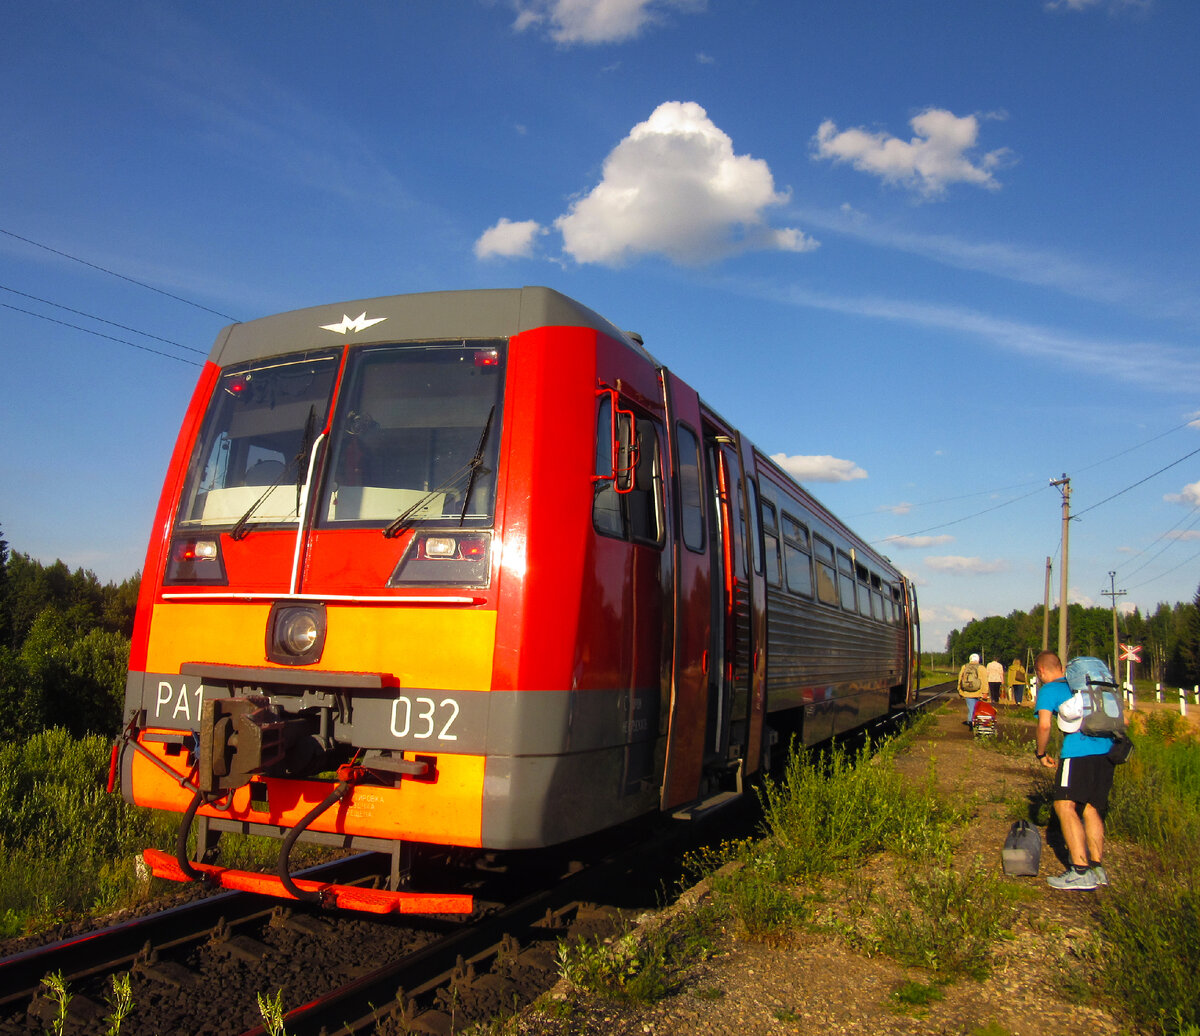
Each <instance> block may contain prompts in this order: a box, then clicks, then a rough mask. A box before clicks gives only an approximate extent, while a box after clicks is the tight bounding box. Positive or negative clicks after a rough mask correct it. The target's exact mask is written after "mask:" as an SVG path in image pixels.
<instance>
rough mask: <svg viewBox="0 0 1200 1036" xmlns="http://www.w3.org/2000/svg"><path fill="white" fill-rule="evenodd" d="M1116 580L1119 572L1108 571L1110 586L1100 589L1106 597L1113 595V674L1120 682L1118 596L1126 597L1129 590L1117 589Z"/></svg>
mask: <svg viewBox="0 0 1200 1036" xmlns="http://www.w3.org/2000/svg"><path fill="white" fill-rule="evenodd" d="M1116 580H1117V573H1116V572H1109V573H1108V586H1109V588H1108V589H1107V590H1101V591H1100V593H1101V594H1103V595H1104V596H1105V597H1111V598H1112V613H1113V676H1114V677H1115V678H1116V680H1117V682H1118V683H1120V682H1121V669H1120V662H1119V660H1118V657H1117V650H1118V645H1117V598H1118V597H1124V596H1125V594H1126V593H1128V591H1126V590H1118V589H1117V582H1116Z"/></svg>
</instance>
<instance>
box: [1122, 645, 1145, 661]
mask: <svg viewBox="0 0 1200 1036" xmlns="http://www.w3.org/2000/svg"><path fill="white" fill-rule="evenodd" d="M1141 660H1142V646H1141V645H1140V644H1122V645H1121V661H1122V662H1140V661H1141Z"/></svg>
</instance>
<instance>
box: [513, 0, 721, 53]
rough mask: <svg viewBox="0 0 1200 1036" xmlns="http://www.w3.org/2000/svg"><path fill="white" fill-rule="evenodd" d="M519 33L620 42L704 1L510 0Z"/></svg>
mask: <svg viewBox="0 0 1200 1036" xmlns="http://www.w3.org/2000/svg"><path fill="white" fill-rule="evenodd" d="M513 7H514V8H515V9H516V12H517V20H516V22H515V23H514V24H513V27H514V28H515V29H516V30H517V31H518V32H523V31H525V30H526V29H531V28H539V29H542V30H544V31H545V32H546V33H547V34H548V35H549V37H550V38H551V39H552V40H554V42H555V43H562V44H573V43H581V44H597V43H623V42H624V41H626V40H631V39H634V38H635V37H637V36H639V35H640V34H641V33H642V31H643V30H644V29H646V28H647V27H648V26H651V25H655V24H658V23H660V22H662V21H664V20H665V18H666V15H667V13H668V12H671V11H683V12H688V11H696V10H701V9H703V7H704V0H513Z"/></svg>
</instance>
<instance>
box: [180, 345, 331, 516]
mask: <svg viewBox="0 0 1200 1036" xmlns="http://www.w3.org/2000/svg"><path fill="white" fill-rule="evenodd" d="M341 353H342V350H341V349H314V350H309V351H306V352H299V353H292V354H288V355H285V356H274V357H271V358H269V359H258V360H249V361H246V362H243V363H238V364H234V365H232V366H230V367H227V368H225V369H224V370H222V371H221V374H220V376H219V378H218V381H217V385H216V388H215V389H214V390H213V395H212V398H211V399H210V401H209V405H208V410H207V412H206V413H205V415H204V421H203V424H202V426H201V430H200V435H199V437H198V438H197V441H196V448H195V451H194V452H193V454H192V458H191V463H190V464H189V466H188V474H187V480H186V482H185V484H184V489H183V494H182V496H181V497H180V503H179V512H178V521H177V525H178V526H179V527H180V528H182V529H199V528H212V527H222V526H234V527H235V528H236V527H244V526H248V525H289V524H291V525H295V523H296V522H297V521H298V516H299V514H300V512H301V504H302V501H303V498H304V496H305V495H306V494H307V492H308V485H307V479H308V475H309V458H310V455H311V453H312V450H313V448H314V446H315V445H316V443H317V441H318V438H319V436H320V433H321V430H322V429H323V428H324V427H325V424H326V421H327V420H328V415H329V407H330V404H331V402H332V399H333V392H334V388H335V386H336V384H337V374H338V367H339V365H340V362H341Z"/></svg>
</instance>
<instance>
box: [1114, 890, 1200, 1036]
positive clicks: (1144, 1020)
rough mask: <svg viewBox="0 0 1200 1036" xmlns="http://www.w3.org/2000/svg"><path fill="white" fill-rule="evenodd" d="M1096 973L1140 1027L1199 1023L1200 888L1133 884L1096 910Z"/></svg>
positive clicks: (1182, 1028) (1171, 1029) (1182, 1027)
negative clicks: (1100, 944) (1098, 963)
mask: <svg viewBox="0 0 1200 1036" xmlns="http://www.w3.org/2000/svg"><path fill="white" fill-rule="evenodd" d="M1100 924H1101V934H1102V936H1103V940H1104V942H1103V951H1102V953H1103V960H1102V977H1103V980H1104V984H1105V987H1106V989H1107V991H1108V993H1109V994H1110V995H1111V997H1112V998H1113V999H1114V1000H1115V1001H1116V1002H1117V1003H1119V1004H1120V1005H1121V1006H1122V1007H1123V1008H1124V1010H1125V1011H1127V1012H1128V1013H1129V1014H1130V1016H1132V1017H1133V1018H1134V1020H1135V1021H1137V1022H1138V1023H1139V1024H1140V1025H1142V1026H1151V1025H1152V1026H1155V1027H1157V1028H1158V1029H1160V1030H1161V1031H1162V1032H1164V1033H1180V1032H1186V1031H1187V1030H1188V1028H1189V1027H1191V1029H1192V1030H1193V1031H1194V1030H1195V1029H1196V1027H1200V970H1198V969H1197V967H1196V962H1197V961H1198V960H1200V887H1198V886H1197V883H1196V880H1195V877H1194V875H1193V876H1191V877H1190V879H1189V880H1187V881H1186V882H1176V883H1173V882H1171V881H1169V880H1162V879H1159V880H1151V881H1142V882H1135V883H1133V884H1131V885H1130V886H1128V887H1126V888H1124V889H1118V890H1116V891H1115V892H1113V893H1112V894H1111V895H1110V896H1108V897H1106V898H1105V900H1104V901H1103V902H1102V904H1101V908H1100Z"/></svg>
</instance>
